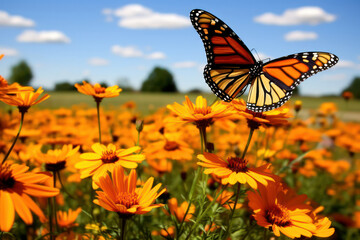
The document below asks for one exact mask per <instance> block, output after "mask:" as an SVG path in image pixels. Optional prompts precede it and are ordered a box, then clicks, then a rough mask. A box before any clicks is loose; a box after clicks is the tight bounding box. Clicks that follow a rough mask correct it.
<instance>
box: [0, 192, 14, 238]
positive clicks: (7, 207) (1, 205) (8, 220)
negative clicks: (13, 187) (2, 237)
mask: <svg viewBox="0 0 360 240" xmlns="http://www.w3.org/2000/svg"><path fill="white" fill-rule="evenodd" d="M0 212H1V214H0V230H1V231H3V232H8V231H10V229H11V227H12V225H13V223H14V219H15V208H14V203H13V201H12V199H11V197H10V194H9V193H8V192H6V191H2V190H0Z"/></svg>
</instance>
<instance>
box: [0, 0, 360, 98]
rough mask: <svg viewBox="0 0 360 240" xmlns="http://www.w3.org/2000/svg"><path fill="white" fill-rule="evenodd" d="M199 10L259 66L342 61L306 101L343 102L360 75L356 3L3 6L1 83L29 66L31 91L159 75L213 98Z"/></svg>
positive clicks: (312, 86)
mask: <svg viewBox="0 0 360 240" xmlns="http://www.w3.org/2000/svg"><path fill="white" fill-rule="evenodd" d="M194 8H200V9H204V10H207V11H209V12H211V13H213V14H214V15H216V16H217V17H219V18H220V19H222V20H223V21H224V22H225V23H227V24H228V25H229V26H230V27H231V28H232V29H233V30H234V31H235V32H236V33H237V34H238V35H239V36H240V38H241V39H242V40H243V41H244V42H245V43H246V45H247V46H248V48H249V49H253V48H254V49H255V50H256V52H257V54H258V55H259V57H260V58H267V57H270V58H272V59H273V58H277V57H281V56H284V55H289V54H293V53H296V52H304V51H327V52H331V53H334V54H336V55H337V56H338V57H339V58H340V62H339V63H338V65H337V66H336V67H334V68H333V69H329V70H326V71H324V72H321V73H318V74H317V75H315V76H312V77H311V78H310V79H307V80H306V81H305V82H303V83H302V84H301V85H300V89H301V93H302V94H306V95H319V94H337V93H339V92H340V91H341V90H342V89H343V88H344V87H346V86H347V85H348V84H349V83H350V82H351V80H352V79H353V78H354V76H356V75H359V74H360V73H359V71H360V44H359V43H360V31H358V26H359V24H360V14H359V10H360V1H358V0H353V1H350V0H348V1H347V0H344V1H338V0H318V1H307V0H302V1H285V0H283V1H266V0H257V1H252V2H250V1H226V0H225V1H210V0H209V1H203V0H195V1H194V0H191V1H190V0H183V1H169V0H167V1H163V0H161V1H114V0H101V1H100V0H96V1H95V0H87V1H84V0H77V1H74V0H72V1H71V0H63V1H55V0H47V1H45V0H42V1H40V0H33V1H26V0H21V1H20V0H11V1H2V4H1V5H0V33H1V40H0V54H1V53H5V54H6V56H5V57H4V58H3V59H2V60H1V62H0V74H1V75H2V76H4V77H5V78H7V77H9V74H10V68H11V66H13V65H14V64H16V63H18V62H19V61H20V60H21V59H25V60H26V61H27V62H28V63H29V65H30V66H31V67H32V70H33V72H34V79H33V82H32V84H33V85H34V86H43V87H46V88H52V87H53V86H54V84H55V82H57V81H63V80H68V81H71V82H75V81H79V80H82V79H84V78H87V79H90V80H91V81H92V82H99V81H106V82H108V84H110V85H113V84H116V83H117V82H118V81H124V79H127V81H128V82H129V84H130V85H131V86H133V87H134V88H139V87H140V86H141V83H142V82H143V80H144V79H145V78H146V77H147V76H148V74H149V73H150V71H151V70H152V69H153V68H154V67H155V66H161V67H165V68H167V69H169V70H170V71H171V72H172V73H173V75H174V77H175V80H176V83H177V86H178V88H179V89H180V90H182V91H187V90H190V89H193V88H200V89H203V90H208V89H209V88H208V87H207V84H206V83H205V81H204V78H203V75H202V69H203V67H204V65H205V64H206V57H205V51H204V48H203V44H202V42H201V39H200V37H199V36H198V34H197V33H196V31H195V30H194V29H193V27H192V26H191V24H190V20H189V12H190V11H191V10H192V9H194ZM256 52H253V54H254V55H255V56H256Z"/></svg>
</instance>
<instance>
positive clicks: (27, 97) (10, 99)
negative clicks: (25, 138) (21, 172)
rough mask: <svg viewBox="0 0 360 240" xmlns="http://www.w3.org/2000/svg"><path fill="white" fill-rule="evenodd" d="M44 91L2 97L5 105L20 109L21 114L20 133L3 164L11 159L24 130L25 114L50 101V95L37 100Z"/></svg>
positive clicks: (40, 89)
mask: <svg viewBox="0 0 360 240" xmlns="http://www.w3.org/2000/svg"><path fill="white" fill-rule="evenodd" d="M43 91H44V90H42V88H41V87H40V88H39V89H38V90H37V91H36V92H33V91H24V92H18V93H16V94H15V95H5V96H2V98H1V99H0V100H1V101H3V102H4V103H6V104H8V105H11V106H16V107H17V108H18V109H19V112H20V114H21V119H20V126H19V131H18V133H17V134H16V137H15V139H14V141H13V143H12V145H11V147H10V149H9V151H8V152H7V153H6V155H5V157H4V159H3V160H2V164H3V163H4V162H5V161H6V160H7V158H8V157H9V155H10V153H11V151H12V149H13V148H14V146H15V143H16V141H17V140H18V138H19V136H20V132H21V128H22V126H23V122H24V117H25V113H27V111H28V110H29V108H30V107H31V106H33V105H35V104H38V103H40V102H42V101H45V100H46V99H48V98H49V97H50V96H49V95H48V94H45V95H43V96H42V97H41V98H39V99H37V98H38V97H39V96H40V94H41V93H42V92H43Z"/></svg>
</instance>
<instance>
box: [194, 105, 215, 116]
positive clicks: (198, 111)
mask: <svg viewBox="0 0 360 240" xmlns="http://www.w3.org/2000/svg"><path fill="white" fill-rule="evenodd" d="M211 110H212V109H211V107H210V106H207V107H203V108H198V107H195V109H194V113H195V114H202V115H207V114H209V113H211Z"/></svg>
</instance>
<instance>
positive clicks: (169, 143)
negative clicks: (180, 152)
mask: <svg viewBox="0 0 360 240" xmlns="http://www.w3.org/2000/svg"><path fill="white" fill-rule="evenodd" d="M179 148H180V145H179V144H178V143H177V142H174V141H166V144H165V146H164V149H165V150H166V151H175V150H177V149H179Z"/></svg>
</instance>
